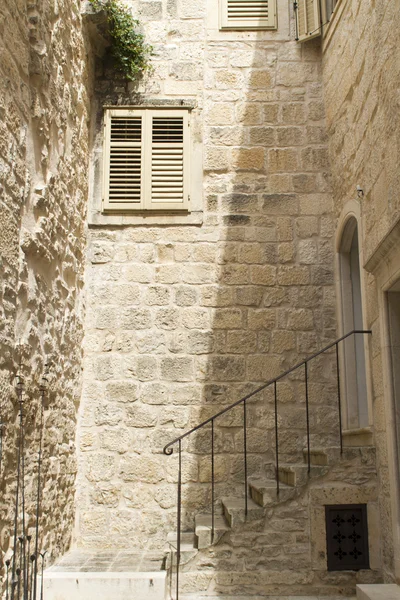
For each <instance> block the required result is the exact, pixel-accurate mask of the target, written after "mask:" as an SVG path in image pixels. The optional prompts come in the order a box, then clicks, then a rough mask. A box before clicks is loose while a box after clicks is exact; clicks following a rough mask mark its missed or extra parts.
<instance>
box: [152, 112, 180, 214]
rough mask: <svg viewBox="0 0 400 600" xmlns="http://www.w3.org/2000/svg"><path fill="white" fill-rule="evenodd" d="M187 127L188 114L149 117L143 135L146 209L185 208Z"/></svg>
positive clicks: (163, 113)
mask: <svg viewBox="0 0 400 600" xmlns="http://www.w3.org/2000/svg"><path fill="white" fill-rule="evenodd" d="M188 125H189V123H188V113H187V111H181V110H168V111H167V110H154V111H151V112H150V113H149V115H148V120H147V131H146V186H147V189H146V200H145V208H150V209H158V210H176V209H183V210H185V209H187V208H188V201H189V198H188V194H189V169H188V166H189V145H188V136H189V131H188ZM147 173H148V174H149V176H148V177H147ZM147 182H148V185H147Z"/></svg>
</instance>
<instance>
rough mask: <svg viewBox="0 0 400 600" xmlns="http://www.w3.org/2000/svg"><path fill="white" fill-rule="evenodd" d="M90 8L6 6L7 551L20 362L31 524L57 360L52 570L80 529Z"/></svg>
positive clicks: (3, 360)
mask: <svg viewBox="0 0 400 600" xmlns="http://www.w3.org/2000/svg"><path fill="white" fill-rule="evenodd" d="M79 10H80V3H79V2H78V1H73V0H60V1H58V2H50V1H47V0H36V1H33V2H29V3H28V4H27V3H26V2H23V1H22V0H9V1H6V2H5V3H4V2H3V3H2V4H1V7H0V33H1V35H0V38H1V40H2V41H1V48H0V50H1V60H0V73H1V77H0V86H1V94H0V115H1V119H0V120H1V123H0V128H1V136H0V137H1V142H0V180H1V182H0V190H1V198H0V218H1V232H0V254H1V262H0V273H1V285H0V294H1V296H0V300H1V302H0V306H1V308H0V310H1V319H0V332H1V333H0V381H1V385H0V407H1V417H2V420H4V421H5V428H4V430H3V432H4V439H3V457H2V458H3V460H2V463H1V479H0V493H1V499H2V501H1V503H0V506H1V508H0V511H1V512H0V530H1V552H2V553H4V552H7V550H9V548H10V537H11V535H12V527H11V522H12V518H13V510H14V492H15V475H16V471H15V469H16V456H17V435H18V428H17V422H18V420H17V403H16V397H15V391H14V376H15V374H16V372H17V369H18V363H19V361H20V360H21V363H22V368H21V371H22V375H23V377H24V380H25V404H24V410H25V416H26V447H27V457H26V480H25V485H26V502H27V514H28V515H29V525H32V524H33V519H32V515H33V505H32V498H33V493H34V490H35V487H34V486H35V481H36V479H35V475H34V473H35V471H36V460H37V452H38V444H37V442H38V426H39V420H40V419H39V415H40V410H39V391H38V385H39V379H40V377H41V376H42V374H43V371H44V363H45V362H46V361H47V362H49V363H50V375H49V391H48V394H47V402H46V406H45V434H44V464H43V467H44V472H43V481H44V487H43V515H44V516H43V520H42V523H41V540H40V545H39V548H45V549H47V551H48V552H49V557H50V560H51V559H52V558H53V557H54V556H56V555H58V554H60V553H62V552H63V551H65V549H66V548H68V545H69V543H70V539H71V532H72V525H73V520H74V506H73V503H74V481H75V475H76V458H75V449H74V446H75V444H74V439H75V425H76V407H77V404H78V402H79V396H80V373H81V341H82V335H83V329H82V317H83V303H82V286H83V256H84V245H85V235H84V217H85V211H86V199H87V165H88V106H89V105H88V99H89V98H88V72H89V67H90V59H89V60H87V58H86V50H87V48H86V42H85V40H84V37H83V34H82V25H81V18H80V13H79ZM17 346H18V348H17ZM2 564H3V563H2Z"/></svg>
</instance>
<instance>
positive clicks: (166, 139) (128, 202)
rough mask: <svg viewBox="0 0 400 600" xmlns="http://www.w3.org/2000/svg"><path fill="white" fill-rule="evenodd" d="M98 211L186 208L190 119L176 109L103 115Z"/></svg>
mask: <svg viewBox="0 0 400 600" xmlns="http://www.w3.org/2000/svg"><path fill="white" fill-rule="evenodd" d="M104 148H105V152H104V184H103V190H104V191H103V210H104V211H107V212H110V211H120V212H121V211H146V210H158V211H168V210H185V211H188V210H189V115H188V111H187V110H181V109H127V108H121V109H120V108H111V109H107V110H106V112H105V126H104Z"/></svg>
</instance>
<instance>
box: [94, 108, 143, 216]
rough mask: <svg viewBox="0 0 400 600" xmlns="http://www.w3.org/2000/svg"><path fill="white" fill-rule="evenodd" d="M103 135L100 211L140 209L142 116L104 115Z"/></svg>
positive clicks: (121, 112) (110, 112)
mask: <svg viewBox="0 0 400 600" xmlns="http://www.w3.org/2000/svg"><path fill="white" fill-rule="evenodd" d="M104 135H105V153H104V210H120V211H121V210H132V209H141V208H143V185H142V183H143V174H144V170H143V169H144V161H143V115H142V114H141V113H140V111H134V110H130V111H128V110H108V111H106V114H105V133H104Z"/></svg>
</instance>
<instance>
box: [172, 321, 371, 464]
mask: <svg viewBox="0 0 400 600" xmlns="http://www.w3.org/2000/svg"><path fill="white" fill-rule="evenodd" d="M355 333H363V334H367V333H368V334H371V333H372V331H371V330H370V329H367V330H361V329H354V330H353V331H349V333H346V335H343V336H342V337H341V338H339V339H337V340H336V341H334V342H332V343H331V344H328V346H325V348H322V350H319V351H318V352H315V354H312V355H311V356H308V357H307V358H305V359H304V360H302V361H301V362H299V363H297V364H296V365H294V367H290V369H288V370H287V371H284V372H283V373H281V374H280V375H278V377H274V379H270V380H269V381H267V383H264V384H263V385H261V386H260V387H258V388H257V389H256V390H254V391H253V392H250V394H247V396H244V397H243V398H240V400H236V402H233V403H232V404H230V405H229V406H227V407H226V408H223V409H222V410H220V411H219V412H217V413H216V414H215V415H213V416H212V417H209V418H208V419H206V420H205V421H203V422H202V423H200V424H199V425H196V427H193V429H190V430H189V431H186V432H185V433H183V434H182V435H180V436H179V437H177V438H175V439H174V440H172V442H169V443H168V444H166V445H165V446H164V449H163V452H164V454H166V455H167V456H170V455H171V454H172V453H173V448H171V446H173V445H174V444H177V443H178V442H179V440H183V439H184V438H185V437H187V436H188V435H190V434H191V433H194V432H195V431H197V430H198V429H201V428H202V427H204V425H207V424H208V423H211V421H214V419H217V418H218V417H220V416H221V415H223V414H224V413H226V412H228V411H229V410H231V409H232V408H235V406H238V405H239V404H241V403H242V402H246V400H249V398H251V397H252V396H255V395H256V394H258V393H259V392H262V391H263V390H265V389H266V388H267V387H269V386H270V385H272V384H273V383H275V382H278V381H279V380H280V379H283V377H286V375H289V374H290V373H292V372H293V371H296V369H298V368H299V367H302V366H303V365H305V364H306V363H308V362H310V360H313V358H316V357H317V356H319V355H320V354H323V353H324V352H326V351H327V350H330V349H331V348H333V347H334V346H336V345H337V344H339V343H340V342H342V341H343V340H345V339H346V338H348V337H350V336H351V335H354V334H355Z"/></svg>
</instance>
